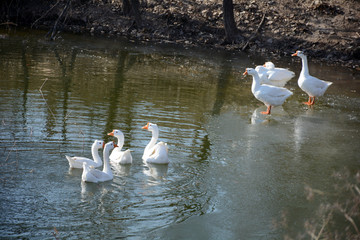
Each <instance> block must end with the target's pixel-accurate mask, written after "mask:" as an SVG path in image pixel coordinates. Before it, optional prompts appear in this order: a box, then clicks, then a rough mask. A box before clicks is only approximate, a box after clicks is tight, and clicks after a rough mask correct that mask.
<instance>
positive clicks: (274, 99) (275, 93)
mask: <svg viewBox="0 0 360 240" xmlns="http://www.w3.org/2000/svg"><path fill="white" fill-rule="evenodd" d="M244 75H251V76H252V77H253V82H252V85H251V91H252V93H253V94H254V96H255V98H256V99H258V100H260V101H261V102H263V103H264V104H265V105H266V106H267V111H266V112H261V113H262V114H271V108H272V107H275V106H280V105H282V104H283V103H284V102H285V100H286V99H287V98H288V97H290V96H291V95H293V93H292V92H291V91H289V90H288V89H286V88H282V87H276V86H271V85H267V84H263V85H261V84H260V78H259V75H258V73H257V72H256V71H255V69H253V68H247V69H246V71H245V72H244Z"/></svg>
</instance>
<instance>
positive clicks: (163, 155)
mask: <svg viewBox="0 0 360 240" xmlns="http://www.w3.org/2000/svg"><path fill="white" fill-rule="evenodd" d="M142 128H143V129H146V130H148V131H151V132H152V137H151V140H150V142H149V143H148V145H147V146H146V147H145V150H144V154H143V156H142V159H143V160H144V161H145V162H147V163H155V164H168V163H169V157H168V147H167V144H166V143H164V142H159V143H156V142H157V140H158V138H159V128H158V126H157V125H156V124H153V123H148V124H147V125H145V126H144V127H142Z"/></svg>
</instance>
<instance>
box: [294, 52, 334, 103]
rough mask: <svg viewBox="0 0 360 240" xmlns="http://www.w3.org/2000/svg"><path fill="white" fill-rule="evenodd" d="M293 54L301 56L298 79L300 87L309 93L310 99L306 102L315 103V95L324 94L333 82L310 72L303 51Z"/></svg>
mask: <svg viewBox="0 0 360 240" xmlns="http://www.w3.org/2000/svg"><path fill="white" fill-rule="evenodd" d="M291 56H297V57H300V58H301V62H302V69H301V72H300V76H299V79H298V85H299V87H300V88H301V89H302V90H303V91H304V92H306V93H307V94H308V95H309V101H307V102H304V104H306V105H309V106H310V105H314V103H315V97H320V96H322V95H324V93H325V91H326V89H327V88H328V87H329V86H330V85H331V84H332V82H328V81H324V80H320V79H318V78H316V77H313V76H311V75H310V74H309V68H308V62H307V57H306V55H305V54H304V53H303V52H302V51H296V53H294V54H292V55H291Z"/></svg>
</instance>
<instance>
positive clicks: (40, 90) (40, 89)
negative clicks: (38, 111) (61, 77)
mask: <svg viewBox="0 0 360 240" xmlns="http://www.w3.org/2000/svg"><path fill="white" fill-rule="evenodd" d="M47 80H48V79H45V81H44V82H43V84H42V85H41V87H40V88H39V92H40V94H41V97H42V99H43V100H44V102H45V104H46V106H47V108H48V109H49V111H50V113H51V115H52V117H53V118H54V119H55V120H56V117H55V114H54V113H53V111H52V110H51V108H50V107H49V105H48V103H47V101H46V99H45V97H44V94H43V92H42V88H43V86H44V85H45V83H46V82H47Z"/></svg>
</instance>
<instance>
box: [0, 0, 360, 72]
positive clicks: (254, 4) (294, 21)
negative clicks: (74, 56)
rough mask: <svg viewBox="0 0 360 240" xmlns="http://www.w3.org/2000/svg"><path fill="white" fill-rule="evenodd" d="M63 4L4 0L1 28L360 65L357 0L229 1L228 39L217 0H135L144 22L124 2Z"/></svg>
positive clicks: (61, 0)
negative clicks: (233, 33) (234, 38)
mask: <svg viewBox="0 0 360 240" xmlns="http://www.w3.org/2000/svg"><path fill="white" fill-rule="evenodd" d="M68 2H69V0H59V1H58V2H56V1H38V0H37V1H36V0H30V1H23V0H15V1H7V3H2V4H1V6H0V7H1V9H0V10H1V12H2V13H1V15H0V21H1V23H2V26H3V27H14V24H13V23H15V24H17V25H18V26H26V27H32V28H45V29H51V28H52V27H53V26H54V24H55V23H56V21H57V20H59V21H58V23H57V24H58V25H57V27H58V29H61V30H62V31H69V32H74V33H90V34H98V35H104V36H114V37H115V36H126V37H129V38H131V39H137V40H140V41H154V42H167V43H176V44H182V45H193V46H197V45H199V46H205V47H210V48H223V49H228V50H232V51H242V49H245V50H246V51H251V52H256V53H261V54H266V55H271V57H269V58H270V59H271V58H276V57H281V56H284V55H290V54H291V53H293V52H294V51H295V50H305V51H306V52H307V54H308V56H309V57H310V58H311V59H312V60H320V61H325V62H327V63H329V64H331V63H335V64H341V65H345V66H348V67H351V68H354V69H356V70H360V2H359V0H345V1H343V0H316V1H313V0H305V1H295V0H267V1H257V0H250V1H245V0H238V1H236V0H234V1H233V2H234V15H235V22H236V23H237V27H238V29H239V36H240V37H239V41H238V42H236V43H231V44H229V43H226V42H225V32H224V27H223V18H222V16H223V13H222V1H220V0H194V1H183V0H140V13H141V20H142V24H141V26H137V24H136V23H135V21H134V18H133V16H131V15H130V16H128V15H125V14H124V13H123V9H122V1H121V0H112V1H109V0H92V1H86V0H72V1H70V5H69V6H68V8H67V9H66V12H63V10H64V8H65V6H66V4H67V3H68ZM62 13H63V15H62V17H61V18H60V19H59V16H61V14H62ZM262 20H263V21H262ZM244 46H245V47H244Z"/></svg>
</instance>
